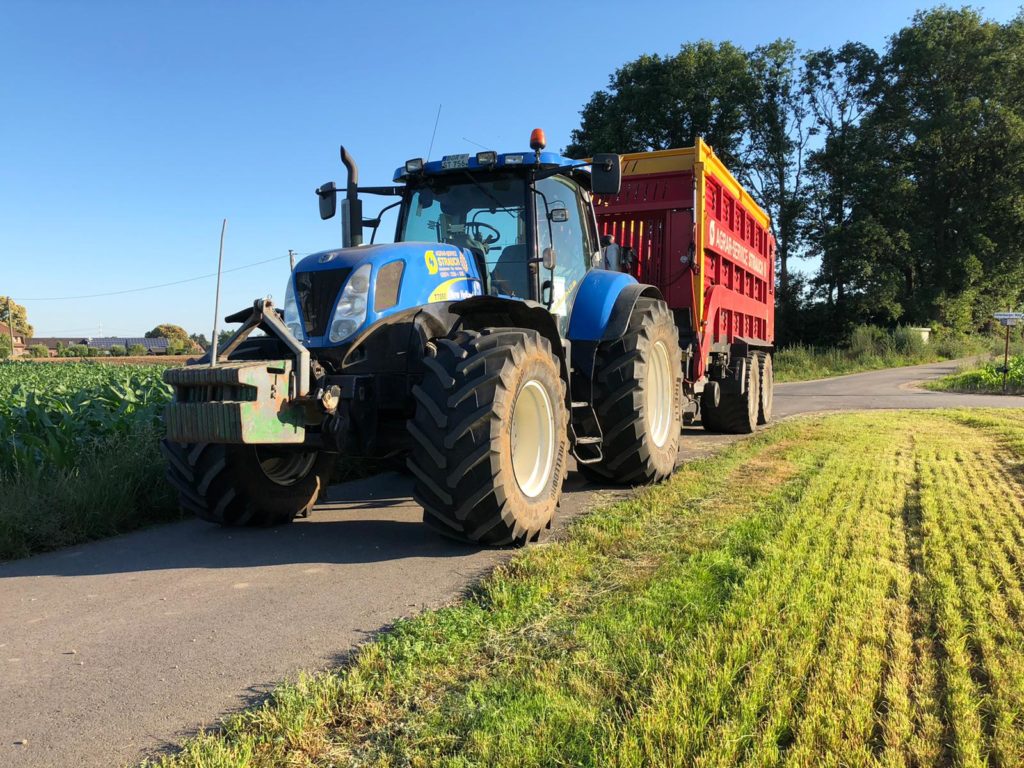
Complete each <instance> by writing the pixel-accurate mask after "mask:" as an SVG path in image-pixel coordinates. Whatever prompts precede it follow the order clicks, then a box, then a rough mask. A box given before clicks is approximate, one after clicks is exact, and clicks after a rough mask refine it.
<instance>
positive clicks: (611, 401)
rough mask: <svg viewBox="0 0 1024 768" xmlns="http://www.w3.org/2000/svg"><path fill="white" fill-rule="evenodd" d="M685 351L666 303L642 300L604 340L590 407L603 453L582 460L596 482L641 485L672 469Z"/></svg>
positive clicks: (582, 467) (678, 430)
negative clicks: (620, 330)
mask: <svg viewBox="0 0 1024 768" xmlns="http://www.w3.org/2000/svg"><path fill="white" fill-rule="evenodd" d="M682 379H683V364H682V352H681V351H680V349H679V335H678V331H677V329H676V324H675V321H674V319H673V317H672V313H671V312H670V311H669V308H668V306H667V305H666V304H665V302H664V301H661V300H660V299H651V298H641V299H639V300H637V303H636V306H635V307H634V308H633V314H632V316H631V317H630V319H629V326H628V328H627V329H626V332H625V333H624V334H623V335H622V337H621V338H618V339H613V340H611V341H607V342H604V343H602V344H601V346H600V347H598V350H597V361H596V365H595V367H594V410H595V411H596V412H597V419H598V422H599V423H600V425H601V432H602V433H603V435H604V440H603V441H602V444H601V452H602V454H603V459H602V460H601V461H600V462H597V463H595V464H580V465H579V469H580V472H581V473H582V474H583V475H584V476H586V477H588V478H590V479H591V480H596V481H598V482H613V483H624V484H626V483H628V484H631V485H641V484H644V483H653V482H657V481H659V480H663V479H664V478H666V477H668V476H669V475H671V474H672V471H673V470H674V469H675V466H676V459H677V457H678V453H679V439H680V433H681V432H682Z"/></svg>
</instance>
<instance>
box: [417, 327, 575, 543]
mask: <svg viewBox="0 0 1024 768" xmlns="http://www.w3.org/2000/svg"><path fill="white" fill-rule="evenodd" d="M424 365H425V366H426V374H425V375H424V378H423V383H422V384H421V385H419V386H417V387H415V388H414V389H413V397H414V399H415V400H416V413H415V415H414V416H413V418H412V419H411V420H410V421H409V433H410V435H411V436H412V438H413V451H412V453H411V455H410V457H409V462H408V466H409V469H410V470H411V471H412V473H413V475H414V476H415V486H414V496H415V498H416V501H417V502H418V503H419V504H420V505H421V506H422V507H423V521H424V522H425V523H426V524H427V525H429V526H430V527H432V528H434V529H435V530H437V531H439V532H440V533H442V534H444V535H446V536H449V537H452V538H456V539H460V540H463V541H472V542H478V543H481V544H487V545H490V546H503V545H507V544H514V545H523V544H525V543H527V542H530V541H537V540H538V539H539V538H540V535H541V533H542V532H543V531H545V530H546V529H548V528H550V526H551V521H552V519H553V518H554V514H555V509H556V507H557V505H558V501H559V498H560V497H561V493H562V480H563V478H564V474H565V457H566V448H567V423H568V416H567V408H566V403H565V382H564V381H563V380H562V377H561V366H560V364H559V361H558V359H557V358H556V357H555V356H554V354H553V353H552V351H551V345H550V344H549V343H548V341H547V339H545V338H544V337H543V336H541V335H540V334H538V333H537V332H535V331H532V330H524V329H513V328H492V329H487V330H484V331H482V332H480V333H477V332H473V331H460V332H459V333H458V334H457V335H456V336H455V337H454V338H449V339H435V340H434V341H431V342H430V343H429V344H428V345H427V355H426V357H425V358H424Z"/></svg>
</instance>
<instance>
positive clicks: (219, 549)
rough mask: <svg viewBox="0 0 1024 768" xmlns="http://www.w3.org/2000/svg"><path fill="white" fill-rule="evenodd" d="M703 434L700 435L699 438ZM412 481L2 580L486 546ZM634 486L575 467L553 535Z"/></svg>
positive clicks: (87, 550) (403, 555) (67, 553)
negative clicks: (453, 529) (426, 514)
mask: <svg viewBox="0 0 1024 768" xmlns="http://www.w3.org/2000/svg"><path fill="white" fill-rule="evenodd" d="M698 434H699V435H701V436H702V437H703V439H702V440H699V441H697V440H693V439H692V438H693V437H696V436H697V435H698ZM735 439H737V438H736V436H733V435H707V434H705V433H704V432H703V430H701V429H700V428H698V427H692V426H690V427H687V428H686V429H685V430H684V434H683V443H682V445H683V448H682V450H681V451H680V459H681V460H689V459H694V458H699V457H701V456H704V455H706V454H707V453H709V452H713V451H714V450H715V449H717V448H719V447H721V445H724V444H727V443H729V442H732V441H734V440H735ZM412 484H413V481H412V477H411V476H409V475H406V474H401V473H398V472H385V473H382V474H379V475H375V476H373V477H367V478H364V479H361V480H354V481H350V482H347V483H342V484H339V485H334V486H331V487H330V488H329V489H328V491H327V492H326V493H325V494H324V496H323V498H322V500H321V502H320V503H319V504H318V505H317V506H316V508H315V509H314V510H313V514H312V515H311V516H310V517H309V518H308V519H304V520H297V521H296V522H294V523H292V524H290V525H280V526H274V527H269V528H220V527H218V526H215V525H210V524H208V523H205V522H202V521H200V520H196V519H192V520H186V521H184V522H181V523H171V524H168V525H160V526H154V527H152V528H147V529H145V530H141V531H136V532H134V533H128V534H124V535H122V536H117V537H114V538H111V539H105V540H102V541H94V542H89V543H86V544H81V545H78V546H74V547H69V548H67V549H62V550H58V551H56V552H50V553H46V554H42V555H38V556H36V557H32V558H28V559H25V560H15V561H12V562H8V563H0V579H4V578H16V577H30V576H98V575H103V574H132V573H145V572H148V571H165V570H187V569H195V568H259V567H263V566H271V565H273V566H287V565H314V564H320V565H357V564H362V563H378V562H387V561H401V560H405V559H410V558H454V559H459V558H469V557H472V556H474V555H477V554H478V553H480V552H481V551H482V550H484V549H486V548H484V547H480V546H477V545H471V544H466V543H463V542H458V541H453V540H450V539H447V538H445V537H443V536H441V535H440V534H438V533H436V532H435V531H433V530H431V529H430V528H428V527H427V526H425V525H424V524H423V522H422V514H423V513H422V510H421V508H420V507H419V506H418V505H417V504H416V503H415V502H414V501H413V500H412ZM595 491H596V492H598V494H597V495H596V496H595V495H594V493H593V492H595ZM631 492H632V489H630V488H627V487H623V486H615V485H604V484H595V483H593V482H588V481H587V480H586V479H585V478H584V477H583V476H582V475H581V474H579V473H578V472H574V471H570V473H569V475H568V476H567V478H566V483H565V489H564V495H563V502H562V508H561V510H560V511H559V514H558V515H557V517H556V521H555V525H554V526H553V528H554V531H553V533H554V534H555V535H556V536H559V535H560V534H562V533H564V529H565V527H566V525H567V523H568V522H569V521H571V520H572V519H573V518H574V517H577V516H578V515H580V514H584V513H586V512H587V511H588V510H589V509H590V508H592V507H593V505H594V504H595V503H603V502H610V501H616V500H619V499H622V498H625V497H627V496H629V495H630V494H631ZM498 551H501V550H498Z"/></svg>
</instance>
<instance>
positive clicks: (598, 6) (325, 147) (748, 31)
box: [0, 0, 1017, 335]
mask: <svg viewBox="0 0 1024 768" xmlns="http://www.w3.org/2000/svg"><path fill="white" fill-rule="evenodd" d="M724 7H725V6H723V5H722V4H716V3H689V2H679V1H678V0H675V1H673V2H664V3H654V2H643V1H642V0H632V2H628V3H624V2H621V0H616V1H615V2H604V1H601V2H589V3H571V2H546V3H540V2H537V3H534V2H516V3H510V2H509V3H501V4H494V3H486V2H479V0H478V2H443V1H441V0H438V1H435V2H432V3H425V2H417V3H412V2H379V3H359V4H354V3H344V2H324V1H323V0H320V1H319V2H315V3H313V2H287V3H286V2H283V1H282V2H244V3H243V2H230V1H228V0H223V1H221V2H212V1H211V2H203V3H200V2H103V1H102V0H93V2H84V1H82V2H58V1H57V0H42V1H36V2H27V1H23V0H2V13H0V72H2V73H3V74H2V76H0V104H2V105H3V112H2V114H3V117H2V119H0V294H7V293H10V294H11V295H12V296H14V297H15V298H18V299H22V300H23V302H22V303H24V304H25V305H26V306H27V307H28V311H29V319H30V321H31V322H32V323H33V324H34V325H35V327H36V333H37V335H78V334H81V335H98V333H99V330H100V329H101V328H102V332H103V333H104V334H107V335H135V334H141V333H142V332H144V331H146V330H148V329H149V328H152V327H153V326H154V325H156V324H158V323H161V322H174V323H178V324H180V325H183V326H184V327H186V328H187V329H188V330H189V331H202V332H206V333H207V334H209V329H210V326H211V325H212V319H213V293H214V281H213V280H212V279H204V280H198V281H194V282H189V283H185V284H183V285H178V286H174V287H168V288H161V289H158V290H150V291H143V292H137V293H125V294H122V295H119V296H111V297H105V298H91V299H78V300H72V301H43V300H41V299H43V298H46V297H63V296H79V295H83V294H95V293H104V292H108V291H119V290H126V289H132V288H136V287H140V286H147V285H152V284H156V283H166V282H171V281H176V280H182V279H186V278H192V277H195V276H198V275H204V274H208V273H210V272H213V271H215V269H216V258H217V243H218V237H219V234H220V224H221V219H222V218H225V217H226V218H227V219H228V233H227V241H226V248H225V269H231V268H232V267H238V266H241V265H246V264H251V263H253V262H259V261H264V260H267V259H277V260H276V261H272V262H270V263H267V264H264V265H261V266H257V267H254V268H251V269H244V270H240V271H237V272H232V273H229V274H226V275H225V276H224V286H223V296H222V300H221V307H222V310H223V311H222V314H224V313H226V312H227V311H233V310H234V309H236V308H241V307H243V306H246V305H248V304H249V302H250V301H251V300H252V299H253V298H255V297H257V296H261V295H266V294H273V295H274V296H276V297H278V299H279V300H280V298H282V297H283V287H284V282H285V278H286V276H287V269H288V261H287V252H288V249H289V248H293V249H295V250H296V251H298V252H300V253H308V252H311V251H316V250H320V249H323V248H327V247H332V246H335V245H336V244H337V243H338V242H339V239H340V235H339V231H338V225H337V223H336V222H335V221H332V222H322V221H320V219H319V217H318V216H317V213H316V198H315V196H314V195H313V189H314V188H315V187H316V186H317V185H318V184H319V183H321V182H322V181H325V180H328V179H336V180H338V181H341V180H343V177H344V172H343V169H342V168H341V165H340V163H339V162H338V144H339V143H345V145H346V146H347V147H349V148H350V151H351V152H352V153H353V154H354V155H355V157H356V159H357V161H358V162H359V165H360V176H361V179H360V180H361V182H362V183H364V184H374V183H377V184H382V183H388V182H389V181H390V178H391V173H392V171H393V170H394V168H395V167H396V166H398V165H400V164H401V163H402V162H403V161H404V160H405V159H407V158H409V157H417V156H423V155H426V153H427V149H428V145H429V143H430V137H431V132H432V130H433V128H434V119H435V116H436V114H437V109H438V105H439V104H441V105H443V107H442V111H441V117H440V122H439V125H438V129H437V138H436V140H435V142H434V152H433V155H434V157H435V158H436V157H438V156H440V155H441V154H444V153H451V152H470V151H476V150H477V149H479V147H477V146H476V145H475V144H473V143H470V142H477V143H479V144H482V145H485V146H486V147H488V148H493V149H496V150H498V151H513V150H517V149H521V148H525V146H526V144H527V140H528V137H529V133H530V130H531V129H532V128H534V127H537V126H540V127H543V128H545V130H546V132H547V136H548V140H549V142H550V143H551V145H552V147H555V148H560V147H563V146H565V144H566V143H567V142H568V140H569V133H570V131H571V130H572V128H574V127H575V126H576V125H577V124H578V120H579V110H580V108H581V107H582V105H583V104H584V103H585V102H586V101H587V100H588V99H589V97H590V95H591V94H592V93H593V92H594V91H595V90H597V89H599V88H602V87H604V86H605V85H606V84H607V81H608V75H609V74H610V73H611V72H612V71H613V70H614V69H615V68H616V67H617V66H619V65H621V64H622V63H624V62H626V61H628V60H630V59H632V58H635V57H636V56H637V55H639V54H640V53H645V52H648V53H671V52H674V51H675V50H677V49H678V47H679V45H680V44H681V43H683V42H685V41H689V40H697V39H700V38H707V39H711V40H715V41H720V40H731V41H733V42H735V43H737V44H739V45H742V46H745V47H751V46H754V45H757V44H759V43H764V42H768V41H770V40H772V39H775V38H777V37H791V38H793V39H794V40H796V41H797V44H798V45H799V46H800V47H801V48H816V47H821V46H826V45H839V44H841V43H843V42H845V41H846V40H851V39H853V40H860V41H863V42H865V43H868V44H870V45H873V46H875V47H881V46H882V45H883V44H884V41H885V39H886V37H887V36H888V35H890V34H891V33H893V32H894V31H896V30H897V29H898V28H899V27H900V26H902V25H903V24H904V23H905V22H906V21H907V20H908V19H909V18H910V17H911V16H912V14H913V13H914V11H915V10H916V9H917V8H919V7H922V4H921V3H915V2H899V1H897V0H861V2H856V3H851V2H835V3H833V2H820V1H819V2H803V1H801V2H785V1H784V0H776V2H773V3H765V2H745V1H743V2H737V1H736V0H733V2H731V3H729V4H728V10H727V11H726V10H723V8H724ZM981 7H983V9H984V10H985V13H986V15H988V16H989V17H992V18H995V19H998V20H1000V21H1005V20H1006V19H1009V18H1010V17H1012V16H1013V15H1015V14H1016V12H1017V2H989V3H986V4H985V5H983V6H981ZM467 139H468V140H469V141H467ZM379 199H380V198H372V197H370V198H368V201H367V203H366V205H367V208H366V212H367V213H368V214H369V213H371V212H373V211H375V210H376V207H375V206H376V205H377V201H378V200H379ZM388 235H390V233H388ZM384 239H389V238H388V237H386V238H384Z"/></svg>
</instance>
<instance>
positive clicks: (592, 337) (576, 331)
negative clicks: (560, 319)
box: [568, 269, 663, 341]
mask: <svg viewBox="0 0 1024 768" xmlns="http://www.w3.org/2000/svg"><path fill="white" fill-rule="evenodd" d="M641 296H649V297H651V298H655V299H660V298H663V297H662V295H661V291H659V290H658V289H657V288H655V287H654V286H653V285H645V284H643V283H638V282H637V281H636V278H634V277H633V276H632V275H627V274H626V273H624V272H611V271H609V270H606V269H592V270H590V272H588V273H587V276H586V277H584V278H583V282H582V283H580V287H579V291H578V292H577V294H576V299H575V301H574V302H573V306H572V316H571V317H570V318H569V333H568V336H569V339H570V341H603V340H605V339H614V338H617V337H618V336H621V335H622V334H623V333H624V332H625V330H626V328H627V327H628V325H629V317H630V315H631V314H632V313H633V307H634V306H635V305H636V301H637V299H639V298H640V297H641Z"/></svg>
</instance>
